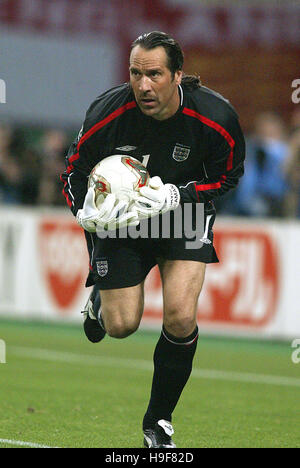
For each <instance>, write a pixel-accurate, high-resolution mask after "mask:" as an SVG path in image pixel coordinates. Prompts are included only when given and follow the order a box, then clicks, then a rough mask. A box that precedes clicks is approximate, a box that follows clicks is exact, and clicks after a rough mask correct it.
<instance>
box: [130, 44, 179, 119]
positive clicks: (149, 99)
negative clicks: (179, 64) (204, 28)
mask: <svg viewBox="0 0 300 468" xmlns="http://www.w3.org/2000/svg"><path fill="white" fill-rule="evenodd" d="M167 62H168V57H167V54H166V51H165V49H164V48H163V47H161V46H159V47H155V49H151V50H146V49H144V48H143V47H141V46H139V45H138V46H135V47H134V48H133V49H132V51H131V54H130V65H129V71H130V84H131V86H132V89H133V92H134V96H135V99H136V101H137V103H138V105H139V107H140V109H141V111H142V112H143V113H144V114H146V115H148V116H150V117H153V118H154V119H157V120H165V119H168V118H169V117H171V116H172V115H173V114H175V112H176V111H177V109H178V107H179V94H178V85H179V84H180V83H181V77H182V72H181V71H177V72H175V76H174V77H172V73H171V71H170V70H169V68H168V66H167Z"/></svg>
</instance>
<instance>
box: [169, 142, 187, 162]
mask: <svg viewBox="0 0 300 468" xmlns="http://www.w3.org/2000/svg"><path fill="white" fill-rule="evenodd" d="M190 151H191V148H190V147H189V146H185V145H182V144H180V143H176V145H175V148H174V150H173V155H172V156H173V159H175V161H177V162H182V161H185V160H186V159H187V158H188V157H189V154H190Z"/></svg>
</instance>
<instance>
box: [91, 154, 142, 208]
mask: <svg viewBox="0 0 300 468" xmlns="http://www.w3.org/2000/svg"><path fill="white" fill-rule="evenodd" d="M149 178H150V176H149V173H148V171H147V169H146V168H145V166H143V164H142V163H141V162H140V161H138V160H137V159H135V158H133V157H132V156H124V155H118V154H116V155H113V156H108V157H107V158H105V159H103V160H102V161H100V162H99V163H98V164H96V166H95V167H94V168H93V170H92V171H91V173H90V176H89V180H88V188H90V187H93V188H94V190H95V203H96V206H97V207H99V206H100V205H101V203H103V201H104V199H105V197H106V196H107V195H108V194H109V193H114V194H115V195H116V198H117V200H125V201H127V202H131V201H133V200H135V198H136V196H137V195H138V191H139V189H140V188H141V187H144V186H145V185H148V184H149Z"/></svg>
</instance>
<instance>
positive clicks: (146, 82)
mask: <svg viewBox="0 0 300 468" xmlns="http://www.w3.org/2000/svg"><path fill="white" fill-rule="evenodd" d="M150 81H151V80H150V78H149V77H148V76H146V75H143V76H142V77H141V79H140V82H139V90H140V91H142V92H143V93H146V92H148V91H151V82H150Z"/></svg>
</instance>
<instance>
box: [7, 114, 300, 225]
mask: <svg viewBox="0 0 300 468" xmlns="http://www.w3.org/2000/svg"><path fill="white" fill-rule="evenodd" d="M29 133H30V132H29ZM29 133H28V131H27V132H26V131H24V129H20V128H12V127H11V126H9V125H7V124H3V123H2V124H1V123H0V204H2V205H3V204H21V205H35V206H36V205H40V206H45V205H46V206H65V199H64V197H63V196H62V193H61V191H62V184H61V182H60V180H59V175H60V174H61V173H62V172H63V171H64V169H65V155H66V153H67V150H68V147H69V145H70V143H71V141H72V140H73V137H74V135H72V136H71V135H70V134H68V133H67V132H65V131H63V130H61V129H46V130H43V131H41V132H40V133H39V136H38V137H36V138H31V139H30V138H28V134H29ZM217 208H218V212H219V213H221V214H222V215H231V216H246V217H288V218H299V219H300V109H299V108H296V110H295V111H294V113H293V115H292V117H291V122H290V124H289V125H288V126H287V125H286V123H285V122H284V121H283V120H282V119H281V117H280V115H278V114H276V113H275V112H264V113H261V114H259V115H258V116H257V117H256V119H255V122H254V125H253V131H252V132H251V133H249V134H246V163H245V174H244V177H243V178H242V179H241V181H240V183H239V185H238V187H237V189H236V190H234V191H232V192H231V193H229V194H227V195H226V196H225V197H223V199H222V200H220V201H218V203H217Z"/></svg>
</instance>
